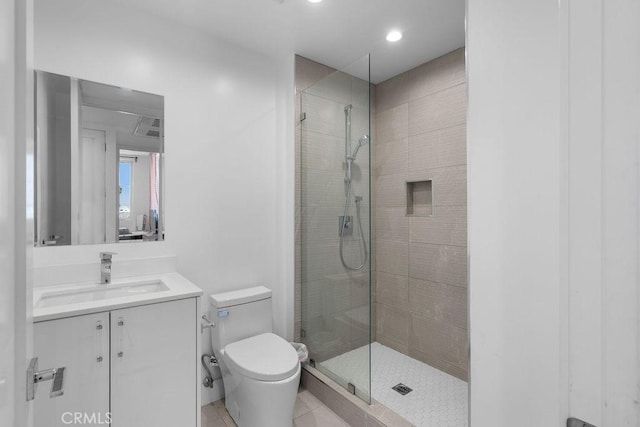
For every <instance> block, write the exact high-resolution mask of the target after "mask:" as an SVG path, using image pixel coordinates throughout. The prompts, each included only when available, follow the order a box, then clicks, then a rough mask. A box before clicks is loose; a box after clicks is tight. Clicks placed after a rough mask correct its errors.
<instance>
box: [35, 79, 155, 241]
mask: <svg viewBox="0 0 640 427" xmlns="http://www.w3.org/2000/svg"><path fill="white" fill-rule="evenodd" d="M35 81H36V90H35V93H36V131H35V135H36V144H35V145H36V149H35V156H36V161H35V169H36V170H35V182H36V184H35V187H36V188H35V236H36V238H35V243H36V246H51V245H81V244H99V243H115V242H134V241H155V240H163V239H164V224H163V220H164V217H163V213H164V210H163V202H164V200H163V199H164V198H163V187H164V186H163V176H164V97H162V96H160V95H153V94H149V93H145V92H140V91H136V90H131V89H128V88H122V87H117V86H110V85H106V84H102V83H96V82H91V81H87V80H81V79H76V78H73V77H68V76H62V75H58V74H52V73H48V72H45V71H36V78H35Z"/></svg>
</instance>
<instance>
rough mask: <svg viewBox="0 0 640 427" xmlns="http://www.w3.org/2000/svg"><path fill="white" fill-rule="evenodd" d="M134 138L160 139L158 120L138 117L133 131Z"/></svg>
mask: <svg viewBox="0 0 640 427" xmlns="http://www.w3.org/2000/svg"><path fill="white" fill-rule="evenodd" d="M133 134H134V135H135V136H146V137H150V138H160V135H161V128H160V119H157V118H153V117H140V119H139V120H138V124H137V125H136V129H135V130H134V131H133Z"/></svg>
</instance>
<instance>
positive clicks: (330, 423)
mask: <svg viewBox="0 0 640 427" xmlns="http://www.w3.org/2000/svg"><path fill="white" fill-rule="evenodd" d="M293 418H294V419H293V423H294V426H296V427H348V426H349V424H347V423H346V422H344V420H343V419H342V418H340V417H339V416H337V415H336V414H335V413H334V412H333V411H331V410H330V409H329V408H327V407H326V406H325V405H324V404H323V403H322V402H320V401H319V400H318V399H317V398H316V397H315V396H314V395H312V394H311V393H309V392H308V391H307V390H302V389H301V390H300V392H299V393H298V397H297V399H296V406H295V409H294V413H293ZM201 425H202V427H235V426H236V423H234V422H233V419H231V416H230V415H229V413H228V412H227V410H226V409H225V408H224V400H218V401H217V402H214V403H212V404H210V405H205V406H203V407H202V423H201Z"/></svg>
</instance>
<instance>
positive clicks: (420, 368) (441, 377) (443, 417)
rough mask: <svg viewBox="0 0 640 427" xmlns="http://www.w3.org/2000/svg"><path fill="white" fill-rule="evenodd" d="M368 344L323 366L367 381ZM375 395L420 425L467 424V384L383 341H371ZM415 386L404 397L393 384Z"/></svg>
mask: <svg viewBox="0 0 640 427" xmlns="http://www.w3.org/2000/svg"><path fill="white" fill-rule="evenodd" d="M368 356H369V355H368V348H367V346H364V347H360V348H358V349H355V350H353V351H350V352H348V353H345V354H342V355H340V356H336V357H334V358H332V359H329V360H327V361H325V362H322V365H323V366H324V367H325V368H326V369H329V370H331V371H332V372H334V373H335V374H337V375H339V376H341V377H343V378H346V379H348V380H350V382H352V383H354V384H363V383H365V382H366V381H367V375H368V369H367V368H368V364H367V363H362V361H363V360H367V359H368ZM371 372H372V373H373V375H372V378H371V387H372V389H373V392H372V396H373V398H374V399H376V400H377V401H379V402H381V403H382V404H383V405H385V406H387V407H388V408H390V409H391V410H393V411H394V412H396V413H397V414H398V415H401V416H402V417H404V418H405V419H406V420H408V421H410V422H412V423H413V424H414V425H416V426H418V427H466V426H467V418H468V417H467V396H468V394H467V383H466V382H464V381H462V380H460V379H458V378H456V377H453V376H451V375H449V374H446V373H444V372H442V371H439V370H437V369H435V368H433V367H431V366H429V365H427V364H425V363H422V362H419V361H417V360H415V359H412V358H411V357H409V356H406V355H404V354H402V353H400V352H397V351H395V350H393V349H391V348H389V347H386V346H384V345H382V344H380V343H377V342H374V343H373V344H371ZM398 383H403V384H405V385H407V386H409V387H411V388H412V389H413V391H412V392H410V393H409V394H407V395H405V396H402V395H401V394H399V393H397V392H396V391H394V390H392V389H391V387H393V386H394V385H396V384H398Z"/></svg>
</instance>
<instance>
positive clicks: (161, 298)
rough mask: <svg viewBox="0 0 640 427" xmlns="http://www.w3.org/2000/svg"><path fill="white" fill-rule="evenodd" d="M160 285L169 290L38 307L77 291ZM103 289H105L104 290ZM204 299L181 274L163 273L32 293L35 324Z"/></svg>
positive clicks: (199, 291) (58, 286) (63, 286)
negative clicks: (44, 302) (51, 298)
mask: <svg viewBox="0 0 640 427" xmlns="http://www.w3.org/2000/svg"><path fill="white" fill-rule="evenodd" d="M157 281H161V282H162V283H164V284H165V285H166V286H167V288H168V289H167V290H161V291H156V292H149V293H140V294H132V295H127V296H117V297H110V298H105V299H96V300H91V301H83V302H77V303H69V304H64V305H57V306H53V307H37V305H38V302H39V301H40V300H41V299H42V298H43V297H45V298H46V297H48V296H51V295H57V294H66V293H69V292H74V291H83V290H91V289H94V290H96V291H100V290H108V289H110V288H109V287H111V288H116V287H118V286H124V285H127V284H132V283H141V282H157ZM103 287H104V289H103ZM198 296H202V289H200V288H199V287H197V286H196V285H194V284H193V283H191V282H190V281H189V280H187V279H186V278H185V277H183V276H182V275H180V274H178V273H162V274H156V275H147V276H137V277H128V278H126V279H117V280H113V282H112V283H110V284H105V285H100V284H98V283H97V282H85V283H75V284H69V285H56V286H45V287H40V288H34V290H33V307H34V308H33V321H34V322H42V321H45V320H54V319H61V318H64V317H71V316H79V315H83V314H90V313H99V312H104V311H110V310H117V309H120V308H126V307H134V306H138V305H146V304H155V303H159V302H166V301H172V300H178V299H184V298H193V297H198Z"/></svg>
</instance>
